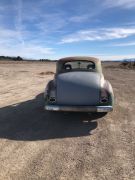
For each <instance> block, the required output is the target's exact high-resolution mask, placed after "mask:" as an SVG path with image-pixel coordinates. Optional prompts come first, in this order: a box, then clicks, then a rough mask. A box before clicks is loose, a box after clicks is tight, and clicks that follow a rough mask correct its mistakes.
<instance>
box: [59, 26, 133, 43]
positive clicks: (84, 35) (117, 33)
mask: <svg viewBox="0 0 135 180" xmlns="http://www.w3.org/2000/svg"><path fill="white" fill-rule="evenodd" d="M132 35H135V28H100V29H97V30H81V31H78V32H76V33H73V34H70V35H67V36H66V37H64V38H63V39H62V40H61V42H60V43H61V44H64V43H73V42H79V41H104V40H113V39H121V38H127V37H129V36H132Z"/></svg>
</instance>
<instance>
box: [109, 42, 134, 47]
mask: <svg viewBox="0 0 135 180" xmlns="http://www.w3.org/2000/svg"><path fill="white" fill-rule="evenodd" d="M112 46H119V47H124V46H135V42H126V43H117V44H113V45H112Z"/></svg>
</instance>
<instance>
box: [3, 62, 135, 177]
mask: <svg viewBox="0 0 135 180" xmlns="http://www.w3.org/2000/svg"><path fill="white" fill-rule="evenodd" d="M103 69H104V75H105V78H106V79H108V80H109V81H110V82H111V84H112V86H113V89H114V94H115V106H114V111H113V112H111V113H108V114H107V115H106V116H103V117H99V116H97V115H95V114H86V113H51V112H45V111H44V108H43V107H44V99H43V92H44V88H45V85H46V84H47V82H48V81H49V80H50V79H52V78H53V73H52V72H55V63H45V62H10V61H7V62H4V61H1V62H0V180H10V179H11V180H12V179H13V180H25V179H26V180H31V179H32V180H33V179H44V180H133V179H135V71H134V70H130V69H122V68H120V67H119V64H118V63H104V64H103Z"/></svg>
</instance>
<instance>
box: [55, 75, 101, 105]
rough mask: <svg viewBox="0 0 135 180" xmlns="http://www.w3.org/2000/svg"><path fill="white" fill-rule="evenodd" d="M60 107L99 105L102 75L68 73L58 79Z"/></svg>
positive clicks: (57, 91)
mask: <svg viewBox="0 0 135 180" xmlns="http://www.w3.org/2000/svg"><path fill="white" fill-rule="evenodd" d="M56 83H57V89H56V96H57V103H58V104H59V105H97V104H99V101H100V88H101V87H100V74H99V73H97V72H67V73H62V74H58V75H57V77H56Z"/></svg>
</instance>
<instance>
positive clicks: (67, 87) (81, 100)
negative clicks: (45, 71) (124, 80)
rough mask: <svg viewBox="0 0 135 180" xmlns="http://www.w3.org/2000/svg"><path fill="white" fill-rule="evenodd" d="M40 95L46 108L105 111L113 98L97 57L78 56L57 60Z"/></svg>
mask: <svg viewBox="0 0 135 180" xmlns="http://www.w3.org/2000/svg"><path fill="white" fill-rule="evenodd" d="M44 98H45V110H49V111H74V112H77V111H79V112H109V111H112V110H113V102H114V95H113V89H112V86H111V84H110V83H109V82H108V81H107V80H105V79H104V76H103V74H102V68H101V62H100V60H98V59H96V58H93V57H80V56H79V57H67V58H62V59H60V60H58V61H57V68H56V74H55V77H54V79H53V80H51V81H50V82H49V83H48V84H47V86H46V89H45V93H44Z"/></svg>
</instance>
